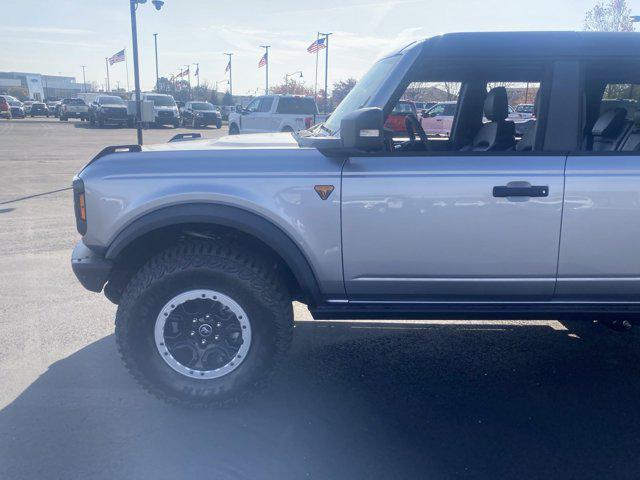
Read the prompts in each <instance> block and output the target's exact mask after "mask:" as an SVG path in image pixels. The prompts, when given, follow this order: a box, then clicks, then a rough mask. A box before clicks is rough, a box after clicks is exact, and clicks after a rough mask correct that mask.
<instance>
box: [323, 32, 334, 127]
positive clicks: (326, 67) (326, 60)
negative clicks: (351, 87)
mask: <svg viewBox="0 0 640 480" xmlns="http://www.w3.org/2000/svg"><path fill="white" fill-rule="evenodd" d="M321 35H324V38H325V42H324V43H325V45H324V47H325V57H324V113H325V114H326V113H327V107H328V105H327V95H328V93H327V90H328V89H329V35H332V33H321Z"/></svg>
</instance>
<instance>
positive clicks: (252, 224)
mask: <svg viewBox="0 0 640 480" xmlns="http://www.w3.org/2000/svg"><path fill="white" fill-rule="evenodd" d="M189 223H208V224H211V225H219V226H223V227H229V228H234V229H236V230H238V231H240V232H243V233H246V234H248V235H251V236H253V237H255V238H257V239H258V240H260V241H262V242H263V243H264V244H265V245H267V246H268V247H270V248H271V249H272V250H273V251H274V252H276V254H278V255H279V256H280V258H282V260H284V262H285V263H286V264H287V266H288V267H289V269H290V270H291V272H292V273H293V275H294V276H295V278H296V280H297V281H298V284H299V285H300V288H301V289H302V292H303V294H304V295H305V296H306V297H308V300H309V301H310V302H312V303H314V304H316V305H317V304H319V303H321V294H320V288H319V286H318V282H317V280H316V275H315V273H314V272H313V269H312V268H311V264H310V263H309V261H308V260H307V257H306V256H305V254H304V253H303V251H302V250H301V248H300V247H299V246H298V244H297V243H296V242H295V241H294V240H293V239H291V237H290V236H289V235H288V234H287V233H285V232H284V231H283V230H282V229H281V228H280V227H278V226H276V225H275V224H274V223H273V222H271V221H269V220H267V219H265V218H264V217H262V216H260V215H258V214H256V213H253V212H250V211H248V210H245V209H242V208H239V207H232V206H228V205H221V204H216V203H188V204H180V205H173V206H169V207H161V208H159V209H157V210H154V211H152V212H149V213H146V214H144V215H143V216H141V217H138V218H136V219H135V220H133V221H132V222H130V223H129V224H128V225H127V226H126V227H125V228H123V229H122V230H121V231H120V232H119V233H118V235H116V237H115V239H114V240H113V241H112V242H111V244H110V245H109V247H108V248H107V250H106V252H105V258H106V259H107V260H114V259H116V258H117V257H118V255H119V254H120V253H122V251H123V250H124V249H125V248H126V247H127V246H128V245H130V244H131V243H132V242H134V241H136V240H137V239H139V238H140V237H142V236H143V235H145V234H147V233H149V232H152V231H153V230H157V229H159V228H163V227H170V226H175V225H180V224H189Z"/></svg>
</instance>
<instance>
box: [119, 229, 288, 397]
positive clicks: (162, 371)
mask: <svg viewBox="0 0 640 480" xmlns="http://www.w3.org/2000/svg"><path fill="white" fill-rule="evenodd" d="M284 285H285V284H284V282H283V281H282V279H281V278H280V276H279V274H278V271H277V270H276V269H274V268H273V267H272V266H270V263H268V262H266V261H264V260H263V259H262V258H260V257H258V256H256V255H254V254H252V253H251V252H250V251H249V250H248V249H246V248H243V247H241V246H238V245H235V244H233V245H232V244H229V243H226V242H224V241H219V242H214V241H193V242H185V243H182V244H179V245H176V246H174V247H171V248H169V249H168V250H165V251H164V252H162V253H160V254H159V255H157V256H156V257H154V258H152V259H151V260H150V261H149V262H148V263H147V264H146V265H144V266H143V267H142V268H141V269H140V270H139V271H138V272H137V273H136V274H135V275H134V277H133V278H132V279H131V281H130V282H129V284H128V285H127V286H126V287H125V289H124V292H123V294H122V298H121V300H120V304H119V306H118V311H117V314H116V342H117V345H118V350H119V352H120V356H121V357H122V359H123V361H124V363H125V366H126V368H127V369H128V370H129V372H130V373H131V374H132V375H133V377H134V378H135V379H136V380H137V381H138V382H139V383H140V384H141V385H142V387H143V388H144V389H145V390H147V391H148V392H150V393H151V394H153V395H155V396H156V397H158V398H160V399H162V400H165V401H167V402H169V403H172V404H181V405H184V406H189V407H205V406H223V405H226V404H229V403H236V402H238V401H241V400H244V399H246V398H247V397H248V396H250V395H251V394H253V393H255V392H256V391H258V390H259V389H260V388H261V387H263V386H264V385H265V384H266V383H267V382H268V380H269V378H270V376H271V374H272V373H273V371H274V369H275V367H276V365H277V364H278V363H279V362H280V360H282V358H283V357H284V355H285V354H286V352H287V349H288V347H289V344H290V342H291V338H292V335H293V307H292V304H291V298H290V296H289V293H288V292H287V290H286V289H285V287H284ZM192 289H212V290H215V291H218V292H220V293H223V294H225V295H228V296H229V297H231V298H233V299H234V300H235V301H236V302H237V303H238V304H240V306H241V307H242V309H244V311H245V312H246V313H247V317H248V318H249V320H250V324H251V344H250V347H249V351H248V353H247V354H246V356H245V359H244V361H243V362H242V363H241V364H240V365H239V366H238V367H237V368H235V370H232V371H231V372H229V373H227V374H226V375H224V376H222V377H218V378H212V379H198V378H190V377H187V376H185V375H183V374H180V373H178V372H176V371H175V370H173V369H172V368H171V367H170V366H169V365H168V364H167V363H166V362H165V361H164V359H163V358H162V357H161V355H160V352H159V351H158V349H157V348H156V344H155V341H154V326H155V322H156V318H157V316H158V314H159V313H160V311H161V309H162V307H163V305H165V304H166V302H168V301H169V300H170V299H171V298H173V297H174V296H175V295H177V294H180V293H181V292H184V291H188V290H192Z"/></svg>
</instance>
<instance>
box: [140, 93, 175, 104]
mask: <svg viewBox="0 0 640 480" xmlns="http://www.w3.org/2000/svg"><path fill="white" fill-rule="evenodd" d="M144 99H145V100H150V101H152V102H153V104H154V105H155V106H156V107H175V106H176V101H175V100H174V99H173V97H170V96H169V95H147V96H145V97H144Z"/></svg>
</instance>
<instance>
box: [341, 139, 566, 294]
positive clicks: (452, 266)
mask: <svg viewBox="0 0 640 480" xmlns="http://www.w3.org/2000/svg"><path fill="white" fill-rule="evenodd" d="M564 166H565V156H563V155H557V156H554V155H536V154H528V155H527V154H515V153H511V154H509V153H502V154H500V153H498V154H489V153H488V154H466V155H465V154H459V153H457V154H453V155H446V154H443V155H438V154H437V153H436V152H434V153H431V154H429V155H421V156H419V155H408V156H401V155H391V154H389V155H387V156H369V157H366V156H363V157H352V158H350V159H349V160H348V161H347V162H346V163H345V166H344V170H343V182H342V229H343V255H344V278H345V285H346V290H347V294H348V296H349V299H350V300H363V301H370V300H373V299H375V300H386V301H407V300H413V301H535V300H548V299H550V298H551V297H552V296H553V291H554V287H555V283H556V269H557V262H558V248H559V237H560V221H561V213H562V198H563V188H564V186H563V184H564V182H563V176H564Z"/></svg>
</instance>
